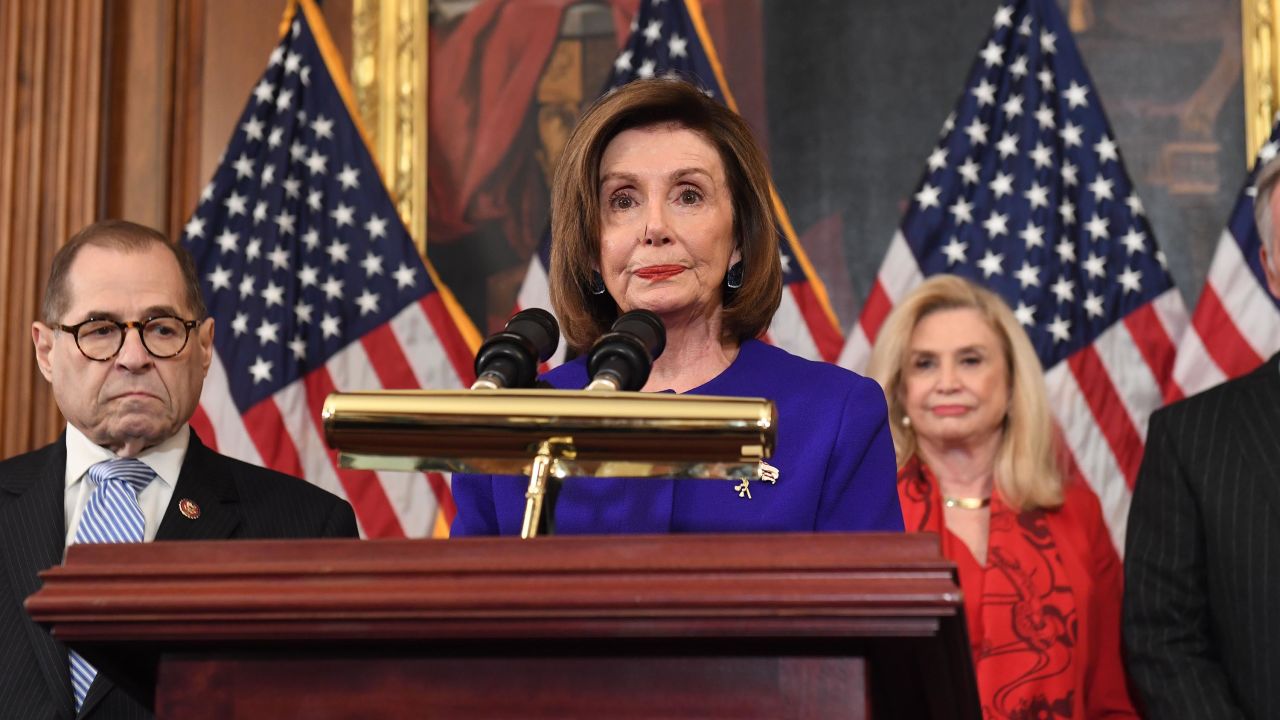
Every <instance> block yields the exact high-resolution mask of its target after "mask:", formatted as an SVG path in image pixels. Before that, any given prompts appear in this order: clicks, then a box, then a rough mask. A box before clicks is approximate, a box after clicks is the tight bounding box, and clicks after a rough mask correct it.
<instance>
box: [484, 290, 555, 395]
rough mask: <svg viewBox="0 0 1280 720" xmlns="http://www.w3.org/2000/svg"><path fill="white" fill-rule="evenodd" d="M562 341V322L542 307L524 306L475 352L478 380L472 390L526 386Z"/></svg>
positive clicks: (531, 381) (536, 375) (528, 385)
mask: <svg viewBox="0 0 1280 720" xmlns="http://www.w3.org/2000/svg"><path fill="white" fill-rule="evenodd" d="M559 344H560V325H559V323H557V322H556V319H555V318H554V317H552V315H551V313H549V312H547V311H546V310H543V309H541V308H529V309H528V310H521V311H520V312H518V313H516V314H515V315H512V316H511V319H510V320H508V321H507V326H506V328H504V329H503V330H502V332H499V333H494V334H493V335H490V336H489V339H488V340H485V341H484V344H483V345H481V346H480V352H478V353H476V366H475V369H476V381H475V382H474V383H472V384H471V389H472V390H499V389H501V388H526V387H531V386H532V385H533V381H534V380H535V379H537V377H538V363H540V362H546V361H547V358H549V357H551V354H552V353H554V352H555V351H556V347H557V346H558V345H559Z"/></svg>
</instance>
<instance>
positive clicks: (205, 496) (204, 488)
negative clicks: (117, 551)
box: [156, 432, 240, 540]
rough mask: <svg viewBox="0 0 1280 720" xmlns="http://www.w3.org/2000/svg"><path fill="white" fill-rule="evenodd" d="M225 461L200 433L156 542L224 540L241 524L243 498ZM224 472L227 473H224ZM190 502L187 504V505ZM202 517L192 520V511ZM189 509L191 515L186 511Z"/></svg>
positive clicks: (193, 436)
mask: <svg viewBox="0 0 1280 720" xmlns="http://www.w3.org/2000/svg"><path fill="white" fill-rule="evenodd" d="M222 466H223V462H222V458H221V457H220V456H219V455H218V454H217V453H215V452H213V451H212V450H210V449H209V448H207V447H205V446H204V445H203V444H202V443H201V442H200V439H199V438H198V437H196V434H195V433H194V432H193V433H191V444H190V445H188V446H187V456H186V457H185V458H184V459H183V461H182V471H181V472H179V473H178V484H177V485H176V486H174V489H173V497H172V498H171V499H170V500H169V507H167V508H165V511H164V518H163V519H162V520H161V521H160V528H159V529H158V530H157V531H156V540H221V539H223V538H229V537H231V534H232V533H234V532H235V530H236V528H237V527H239V525H240V495H239V493H238V492H236V485H235V482H234V481H232V479H231V477H230V476H229V475H228V474H227V473H226V472H225V470H223V468H222ZM220 470H223V471H221V472H220ZM184 501H186V502H184ZM193 506H194V508H195V509H198V516H197V517H195V518H194V519H193V518H191V517H190V515H192V514H197V513H196V512H192V508H193ZM183 507H186V508H187V510H188V512H187V513H184V512H183Z"/></svg>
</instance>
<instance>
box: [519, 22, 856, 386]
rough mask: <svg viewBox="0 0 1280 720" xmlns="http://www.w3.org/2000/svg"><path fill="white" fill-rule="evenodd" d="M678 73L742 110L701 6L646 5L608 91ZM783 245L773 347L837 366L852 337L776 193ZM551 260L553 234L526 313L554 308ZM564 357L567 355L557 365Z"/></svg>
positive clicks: (537, 262) (523, 295)
mask: <svg viewBox="0 0 1280 720" xmlns="http://www.w3.org/2000/svg"><path fill="white" fill-rule="evenodd" d="M666 74H674V75H676V76H678V77H681V78H684V79H687V80H690V81H691V82H696V83H697V84H698V85H700V86H701V87H702V89H703V90H704V91H705V92H706V93H707V94H708V95H710V96H711V97H713V98H715V99H716V100H719V101H720V102H722V103H724V104H726V105H728V106H729V107H730V108H732V109H733V110H735V111H736V110H737V109H738V107H737V103H736V102H735V101H734V99H733V94H732V93H731V92H730V91H729V86H728V84H727V83H726V82H725V79H724V72H723V70H722V68H721V65H720V60H719V59H718V58H717V57H716V52H715V48H714V47H713V46H712V44H711V37H710V35H708V34H707V28H706V23H705V22H704V20H703V16H702V6H701V5H700V4H699V2H698V0H643V1H642V2H641V3H640V9H639V11H638V12H637V13H636V17H635V19H634V20H633V21H632V23H631V35H630V36H629V37H628V38H627V43H626V45H625V46H624V47H623V48H622V51H621V52H620V53H619V54H618V56H617V58H616V59H615V60H614V61H613V71H612V73H611V74H610V80H609V83H608V88H606V92H607V91H608V90H612V89H613V88H617V87H620V86H622V85H625V84H626V83H628V82H631V81H632V80H635V79H637V78H650V77H655V76H660V75H666ZM773 206H774V210H775V211H776V213H777V214H778V218H779V223H780V225H781V227H780V228H779V229H778V232H779V235H780V237H781V238H782V242H781V260H782V280H783V284H784V287H783V292H782V304H781V305H780V306H779V307H778V312H777V313H776V314H775V315H774V317H773V323H772V324H771V325H770V326H769V332H768V335H767V336H766V338H765V340H767V341H768V342H771V343H773V344H774V345H777V346H779V347H781V348H783V349H785V350H787V351H789V352H792V353H794V354H796V355H800V356H802V357H806V358H811V359H815V360H826V361H828V362H833V361H835V359H836V356H837V355H838V354H839V353H840V348H841V347H842V346H843V344H844V338H843V337H842V336H841V334H840V326H839V324H838V323H837V321H836V316H835V313H834V312H833V311H832V309H831V304H830V302H829V301H828V299H827V291H826V288H825V287H823V285H822V281H821V280H820V279H819V278H818V275H817V273H815V272H814V270H813V266H812V265H811V264H810V263H809V259H808V257H807V256H806V255H805V254H804V250H803V249H802V248H801V247H800V243H799V241H798V240H797V239H796V233H795V230H794V229H793V228H792V226H791V220H790V219H789V218H788V216H787V213H786V209H785V208H784V207H783V206H782V201H781V200H780V199H779V197H778V193H777V192H776V191H773ZM550 255H551V235H550V233H549V232H548V233H546V234H545V235H544V236H543V239H542V243H541V245H540V246H539V248H538V252H536V253H535V254H534V256H533V257H532V258H531V259H530V261H529V269H528V271H527V273H526V275H525V279H524V283H523V285H522V286H521V288H520V293H519V295H518V297H517V303H518V305H519V307H521V308H528V307H550V294H549V291H548V288H547V266H548V261H549V258H550ZM563 358H564V348H563V347H561V348H560V349H559V350H557V355H556V356H555V357H553V358H552V360H551V361H550V363H549V364H551V365H554V364H557V363H559V362H561V361H562V360H563Z"/></svg>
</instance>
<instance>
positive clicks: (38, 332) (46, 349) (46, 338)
mask: <svg viewBox="0 0 1280 720" xmlns="http://www.w3.org/2000/svg"><path fill="white" fill-rule="evenodd" d="M54 332H56V331H55V330H54V329H53V328H51V327H49V326H48V325H45V324H44V323H42V322H40V321H39V320H37V321H35V322H33V323H31V344H32V345H34V346H35V348H36V365H37V366H39V367H40V374H41V375H44V379H45V380H48V381H49V382H53V360H52V358H50V355H51V354H52V353H53V333H54Z"/></svg>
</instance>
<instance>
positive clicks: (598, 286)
mask: <svg viewBox="0 0 1280 720" xmlns="http://www.w3.org/2000/svg"><path fill="white" fill-rule="evenodd" d="M588 289H589V290H590V291H591V294H592V295H603V294H604V289H605V288H604V278H603V277H601V276H600V271H599V270H592V271H591V286H590V287H589V288H588Z"/></svg>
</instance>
